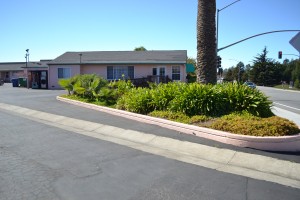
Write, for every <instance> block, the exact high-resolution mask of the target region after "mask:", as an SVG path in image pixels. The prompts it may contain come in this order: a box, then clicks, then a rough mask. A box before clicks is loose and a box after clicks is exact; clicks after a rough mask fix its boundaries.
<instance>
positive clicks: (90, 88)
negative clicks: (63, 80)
mask: <svg viewBox="0 0 300 200" xmlns="http://www.w3.org/2000/svg"><path fill="white" fill-rule="evenodd" d="M107 84H108V82H107V80H105V79H104V78H102V77H100V76H98V75H96V74H83V75H80V76H79V77H78V79H77V81H76V83H75V84H74V87H73V90H74V94H75V95H79V96H82V97H84V98H87V99H90V100H94V99H97V98H98V97H99V96H97V94H98V93H99V91H100V89H101V88H102V87H105V86H106V85H107Z"/></svg>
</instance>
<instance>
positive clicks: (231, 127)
mask: <svg viewBox="0 0 300 200" xmlns="http://www.w3.org/2000/svg"><path fill="white" fill-rule="evenodd" d="M210 128H213V129H217V130H221V131H227V132H231V133H235V134H242V135H252V136H285V135H294V134H298V133H300V130H299V128H298V127H297V125H296V124H294V123H293V122H291V121H289V120H287V119H284V118H281V117H278V116H272V117H268V118H260V117H257V116H254V115H252V114H250V113H247V112H243V113H233V114H230V115H225V116H223V117H221V118H219V119H217V120H215V121H214V122H213V123H212V124H211V125H210Z"/></svg>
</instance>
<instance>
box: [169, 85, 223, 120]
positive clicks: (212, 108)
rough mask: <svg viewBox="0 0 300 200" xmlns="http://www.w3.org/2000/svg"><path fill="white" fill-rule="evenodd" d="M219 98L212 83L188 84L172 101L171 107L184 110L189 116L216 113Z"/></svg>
mask: <svg viewBox="0 0 300 200" xmlns="http://www.w3.org/2000/svg"><path fill="white" fill-rule="evenodd" d="M217 102H218V98H217V96H216V94H215V92H214V90H213V86H212V85H201V84H198V83H191V84H186V85H185V87H183V90H182V92H181V93H180V94H179V95H176V97H175V98H174V99H173V100H172V101H171V102H170V105H169V108H170V110H171V111H174V112H183V113H185V114H187V115H188V116H194V115H208V116H212V115H216V114H217V112H218V109H217V107H216V105H217Z"/></svg>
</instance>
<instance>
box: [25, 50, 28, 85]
mask: <svg viewBox="0 0 300 200" xmlns="http://www.w3.org/2000/svg"><path fill="white" fill-rule="evenodd" d="M25 58H26V76H27V78H26V79H27V81H26V85H27V89H29V80H28V79H29V74H28V68H27V67H28V65H27V63H28V62H29V49H26V54H25Z"/></svg>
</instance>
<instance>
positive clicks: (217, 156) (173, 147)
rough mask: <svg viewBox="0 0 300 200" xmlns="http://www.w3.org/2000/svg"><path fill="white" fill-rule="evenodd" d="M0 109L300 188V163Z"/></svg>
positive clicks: (15, 108)
mask: <svg viewBox="0 0 300 200" xmlns="http://www.w3.org/2000/svg"><path fill="white" fill-rule="evenodd" d="M0 109H1V110H2V111H4V112H9V113H12V114H15V115H18V116H20V117H24V118H28V119H30V120H34V121H37V122H39V123H43V124H47V125H49V126H53V127H57V128H60V129H63V130H68V131H71V132H73V133H77V134H81V135H85V136H89V137H93V138H97V139H100V140H105V141H109V142H112V143H116V144H119V145H123V146H127V147H130V148H133V149H137V150H140V151H144V152H148V153H151V154H155V155H159V156H163V157H166V158H170V159H174V160H178V161H182V162H185V163H190V164H194V165H198V166H203V167H206V168H210V169H215V170H218V171H221V172H226V173H231V174H236V175H241V176H245V177H250V178H253V179H257V180H265V181H269V182H274V183H278V184H281V185H286V186H290V187H294V188H298V189H300V164H299V163H294V162H290V161H284V160H280V159H276V158H271V157H267V156H262V155H255V154H250V153H243V152H238V151H234V150H229V149H222V148H216V147H211V146H206V145H202V144H196V143H192V142H187V141H179V140H175V139H171V138H167V137H161V136H157V135H155V134H149V133H144V132H139V131H133V130H129V129H123V128H118V127H115V126H109V125H105V124H100V123H95V122H90V121H86V120H79V119H74V118H70V117H65V116H61V115H55V114H50V113H46V112H41V111H37V110H33V109H28V108H22V107H19V106H14V105H9V104H5V103H0Z"/></svg>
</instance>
